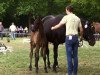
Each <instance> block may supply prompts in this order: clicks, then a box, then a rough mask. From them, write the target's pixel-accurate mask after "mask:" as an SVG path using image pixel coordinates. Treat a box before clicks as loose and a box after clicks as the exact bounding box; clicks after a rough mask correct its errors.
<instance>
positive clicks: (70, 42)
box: [65, 35, 79, 75]
mask: <svg viewBox="0 0 100 75" xmlns="http://www.w3.org/2000/svg"><path fill="white" fill-rule="evenodd" d="M65 45H66V54H67V62H68V75H72V73H73V75H77V70H78V45H79V41H78V35H73V36H72V39H69V36H66V43H65Z"/></svg>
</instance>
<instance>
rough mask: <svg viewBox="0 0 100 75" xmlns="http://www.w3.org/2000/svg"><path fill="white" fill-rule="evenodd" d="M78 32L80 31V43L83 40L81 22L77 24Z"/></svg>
mask: <svg viewBox="0 0 100 75" xmlns="http://www.w3.org/2000/svg"><path fill="white" fill-rule="evenodd" d="M79 30H80V41H82V40H83V27H82V24H81V21H80V23H79Z"/></svg>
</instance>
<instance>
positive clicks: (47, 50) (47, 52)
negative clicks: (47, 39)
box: [46, 43, 51, 68]
mask: <svg viewBox="0 0 100 75" xmlns="http://www.w3.org/2000/svg"><path fill="white" fill-rule="evenodd" d="M46 55H47V61H48V63H47V64H48V68H51V67H50V60H49V48H48V43H47V44H46Z"/></svg>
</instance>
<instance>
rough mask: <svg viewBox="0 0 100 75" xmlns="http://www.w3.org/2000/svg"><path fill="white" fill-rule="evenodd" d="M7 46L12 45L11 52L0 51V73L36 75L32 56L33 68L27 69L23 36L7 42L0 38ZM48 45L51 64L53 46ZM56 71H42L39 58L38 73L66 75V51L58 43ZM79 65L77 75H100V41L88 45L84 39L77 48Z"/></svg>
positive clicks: (27, 63)
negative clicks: (93, 44) (92, 45)
mask: <svg viewBox="0 0 100 75" xmlns="http://www.w3.org/2000/svg"><path fill="white" fill-rule="evenodd" d="M0 42H3V43H4V44H5V45H7V46H12V47H13V52H7V54H3V53H0V75H36V74H35V67H34V58H33V70H32V71H29V69H28V66H29V49H30V47H29V43H23V38H17V39H16V40H11V41H10V42H9V43H8V42H7V40H6V38H4V39H3V41H2V40H0ZM49 47H50V61H51V66H52V64H53V50H52V49H53V48H52V44H50V45H49ZM58 53H59V54H58V62H59V68H58V73H54V72H53V71H52V69H48V73H44V69H43V66H44V65H43V60H42V57H40V60H39V74H38V75H66V72H67V71H66V70H67V69H66V66H67V65H66V53H65V46H64V44H63V45H60V46H59V50H58ZM78 54H79V55H78V56H79V67H78V75H100V41H98V42H96V44H95V46H94V47H91V46H89V45H88V43H87V42H85V41H84V45H83V47H80V48H79V53H78Z"/></svg>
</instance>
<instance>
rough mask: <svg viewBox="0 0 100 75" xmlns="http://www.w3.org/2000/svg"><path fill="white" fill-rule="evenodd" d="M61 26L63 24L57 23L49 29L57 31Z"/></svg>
mask: <svg viewBox="0 0 100 75" xmlns="http://www.w3.org/2000/svg"><path fill="white" fill-rule="evenodd" d="M62 25H63V24H61V23H59V24H57V25H55V26H53V27H51V30H55V29H58V28H60V27H61V26H62Z"/></svg>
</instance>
